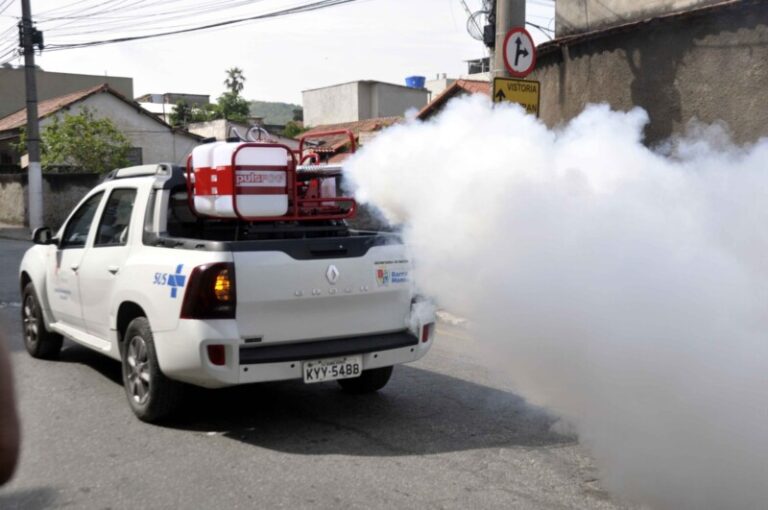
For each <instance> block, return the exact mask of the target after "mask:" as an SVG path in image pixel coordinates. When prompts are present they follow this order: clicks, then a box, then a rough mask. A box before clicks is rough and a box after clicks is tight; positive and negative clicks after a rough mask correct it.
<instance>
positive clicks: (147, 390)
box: [121, 317, 184, 423]
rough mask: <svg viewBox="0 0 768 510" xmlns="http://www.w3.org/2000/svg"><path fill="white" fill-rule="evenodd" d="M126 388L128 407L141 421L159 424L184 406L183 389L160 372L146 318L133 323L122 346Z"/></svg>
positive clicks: (126, 332) (134, 320)
mask: <svg viewBox="0 0 768 510" xmlns="http://www.w3.org/2000/svg"><path fill="white" fill-rule="evenodd" d="M121 353H122V361H123V386H124V387H125V394H126V396H127V397H128V405H130V406H131V410H132V411H133V413H134V414H135V415H136V416H137V417H138V418H139V419H140V420H141V421H145V422H148V423H156V422H159V421H161V420H163V419H164V418H168V417H169V416H171V415H172V414H173V413H174V412H175V411H176V410H177V409H178V408H179V407H180V406H181V404H182V402H183V396H184V385H183V384H182V383H180V382H178V381H173V380H171V379H168V378H167V377H165V375H164V374H163V373H162V372H161V371H160V366H159V365H158V363H157V353H156V352H155V342H154V339H153V337H152V329H151V328H150V327H149V321H148V320H147V319H146V317H138V318H136V319H133V320H132V321H131V322H130V324H128V328H126V330H125V336H124V338H123V341H122V343H121Z"/></svg>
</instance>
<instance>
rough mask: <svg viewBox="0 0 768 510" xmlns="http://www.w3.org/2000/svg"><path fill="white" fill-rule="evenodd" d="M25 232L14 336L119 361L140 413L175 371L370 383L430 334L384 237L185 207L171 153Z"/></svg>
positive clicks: (170, 403)
mask: <svg viewBox="0 0 768 510" xmlns="http://www.w3.org/2000/svg"><path fill="white" fill-rule="evenodd" d="M33 241H34V242H35V246H33V247H31V248H30V249H29V250H28V251H27V252H26V254H25V255H24V258H23V260H22V262H21V268H20V273H19V277H20V284H21V292H22V320H23V333H24V341H25V345H26V348H27V350H28V351H29V353H30V354H31V355H32V356H34V357H38V358H54V357H56V356H57V355H58V353H59V351H60V350H61V347H62V338H63V337H66V338H69V339H71V340H73V341H75V342H77V343H79V344H82V345H84V346H86V347H89V348H91V349H93V350H96V351H98V352H101V353H103V354H105V355H107V356H109V357H111V358H114V359H116V360H119V361H121V363H122V373H123V382H124V386H125V390H126V393H127V396H128V402H129V403H130V406H131V408H132V410H133V411H134V413H135V414H136V415H137V416H138V417H139V418H140V419H142V420H145V421H157V420H160V419H162V418H164V417H166V416H168V415H169V414H170V413H172V412H173V411H174V409H175V408H176V407H177V406H178V404H179V402H180V401H181V396H182V392H183V389H184V387H185V384H194V385H199V386H204V387H208V388H216V387H223V386H229V385H236V384H247V383H255V382H261V381H277V380H286V379H303V380H304V382H306V383H313V382H321V381H329V380H337V381H338V382H339V384H340V385H341V387H342V388H343V389H344V390H346V391H349V392H355V393H365V392H371V391H376V390H378V389H380V388H382V387H383V386H384V385H385V384H386V383H387V381H388V380H389V378H390V375H391V373H392V367H393V365H397V364H400V363H407V362H410V361H415V360H417V359H419V358H421V357H422V356H424V354H426V352H427V350H428V349H429V348H430V345H431V343H432V337H433V335H434V331H433V330H434V327H433V324H434V309H433V307H432V306H431V304H429V303H428V302H426V301H421V300H419V299H418V298H416V296H415V295H414V291H413V287H412V283H411V279H410V275H409V273H410V271H411V267H410V263H409V261H408V260H407V257H406V252H405V249H404V247H403V245H402V244H401V243H400V241H399V239H398V238H397V236H395V235H392V234H385V233H378V232H368V231H355V230H352V229H350V228H349V227H348V226H347V225H346V223H345V222H344V221H325V222H313V223H311V224H310V223H302V222H279V221H273V222H264V223H253V222H246V221H242V220H238V219H209V218H207V219H203V218H199V217H197V216H195V215H194V214H193V213H192V210H191V209H190V205H189V200H188V195H187V186H186V176H185V172H184V169H183V168H182V167H179V166H173V165H169V164H160V165H144V166H138V167H131V168H125V169H121V170H117V171H114V172H112V173H111V174H110V175H109V176H108V177H107V178H106V179H105V180H104V182H102V183H101V184H100V185H98V186H96V187H95V188H94V189H93V190H91V191H90V192H89V193H88V194H87V195H86V196H85V198H83V200H82V201H81V202H80V203H79V204H78V206H77V207H76V208H75V209H74V211H73V212H72V213H71V214H70V215H69V217H68V219H67V220H66V221H65V222H64V224H63V225H62V227H61V228H60V230H59V231H58V233H56V234H55V235H53V233H52V232H51V230H50V229H48V228H42V229H37V230H36V231H35V232H34V234H33Z"/></svg>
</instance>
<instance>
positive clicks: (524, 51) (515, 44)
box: [492, 27, 541, 117]
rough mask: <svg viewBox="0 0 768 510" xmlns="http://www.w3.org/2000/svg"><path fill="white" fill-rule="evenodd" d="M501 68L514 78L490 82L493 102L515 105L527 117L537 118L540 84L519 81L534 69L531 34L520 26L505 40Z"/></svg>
mask: <svg viewBox="0 0 768 510" xmlns="http://www.w3.org/2000/svg"><path fill="white" fill-rule="evenodd" d="M504 66H505V67H506V68H507V71H508V72H509V74H510V75H512V76H514V77H515V78H518V79H515V78H499V77H496V78H494V79H493V96H492V98H493V102H494V103H501V102H503V101H508V102H510V103H517V104H519V105H521V106H522V107H523V108H525V111H526V112H527V113H530V114H534V115H536V116H537V117H538V116H539V99H540V98H541V83H539V82H538V81H535V80H521V79H519V78H525V77H526V76H528V75H529V74H531V72H532V71H533V68H534V67H536V45H535V44H534V43H533V38H532V37H531V34H529V33H528V31H527V30H526V29H525V28H523V27H516V28H513V29H511V30H510V31H509V32H507V35H506V37H505V38H504Z"/></svg>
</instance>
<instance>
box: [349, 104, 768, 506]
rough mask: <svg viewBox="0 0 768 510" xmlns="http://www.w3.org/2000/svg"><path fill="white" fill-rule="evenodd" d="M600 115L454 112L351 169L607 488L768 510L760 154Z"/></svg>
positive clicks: (507, 371)
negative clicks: (650, 141)
mask: <svg viewBox="0 0 768 510" xmlns="http://www.w3.org/2000/svg"><path fill="white" fill-rule="evenodd" d="M647 121H648V118H647V115H646V113H645V112H644V111H643V110H641V109H635V110H632V111H630V112H626V113H621V112H615V111H611V110H610V109H609V108H608V107H607V106H590V107H588V108H587V109H586V110H585V111H584V112H583V113H582V114H581V115H579V116H578V117H577V118H575V119H573V120H572V121H571V122H569V123H568V124H567V125H565V126H562V127H561V128H559V129H556V130H550V129H547V128H546V126H544V125H543V124H542V123H541V122H539V121H538V120H537V119H535V118H533V117H531V116H527V115H524V113H523V111H522V109H520V108H518V107H517V106H513V105H500V106H497V107H495V108H492V106H491V104H490V102H489V101H488V100H487V99H485V98H480V97H477V96H475V97H470V98H464V99H460V100H456V101H454V102H452V103H450V104H449V105H448V107H447V108H446V110H445V111H444V112H443V113H442V114H440V116H439V117H437V118H436V119H435V120H433V121H430V122H426V123H421V122H416V121H409V122H407V123H405V124H403V125H399V126H396V127H393V128H390V129H389V130H388V131H387V132H386V133H383V134H382V135H380V136H378V137H377V138H375V139H374V140H373V141H372V142H370V143H369V144H368V145H367V146H366V147H365V148H364V149H363V150H362V151H361V152H359V153H358V154H357V155H356V156H355V157H354V158H353V159H351V160H350V161H349V163H348V164H347V168H346V171H347V175H348V176H349V177H350V179H351V181H352V182H353V186H354V187H355V189H356V195H357V197H358V198H359V199H360V200H361V201H362V202H368V203H370V204H373V205H375V206H376V207H377V208H378V209H379V210H380V211H381V213H382V214H383V215H384V217H385V218H386V219H387V220H388V221H389V222H390V223H392V224H398V225H401V226H402V230H403V235H404V238H405V240H406V242H407V243H408V244H409V246H410V249H411V252H412V256H413V260H414V262H415V264H416V269H415V272H414V276H415V280H416V283H417V285H418V286H419V288H420V291H422V292H424V293H426V294H429V295H431V296H433V297H434V298H435V299H436V301H437V303H438V304H439V305H440V306H441V307H443V308H445V309H447V310H449V311H451V312H452V313H455V314H458V315H462V316H465V317H468V318H470V320H471V325H470V326H469V327H470V328H471V331H472V334H473V336H474V337H475V338H476V339H477V340H478V343H479V344H481V345H482V348H483V349H484V351H486V354H487V356H486V358H487V360H488V363H489V366H493V367H495V368H496V369H497V372H498V373H499V374H500V375H501V376H503V377H505V378H506V379H508V380H511V381H512V383H513V384H514V387H515V389H516V391H519V392H520V393H521V394H522V395H524V396H525V397H526V398H528V399H529V400H530V401H532V402H533V403H535V404H539V405H544V406H546V407H548V408H550V409H552V410H554V411H555V412H557V413H558V414H560V415H561V416H563V417H564V418H565V419H566V420H567V421H568V422H570V423H571V424H572V425H573V426H574V427H575V428H576V430H577V431H578V434H579V437H580V440H581V441H582V442H583V443H584V444H586V445H587V446H588V447H589V448H590V449H591V451H592V452H593V454H594V456H595V458H596V460H597V462H598V464H599V466H600V468H601V472H602V479H603V483H604V484H605V485H606V486H607V487H608V488H609V489H611V490H613V491H615V492H616V493H617V494H618V495H619V496H620V497H622V498H624V499H626V500H628V501H633V502H637V503H641V504H647V505H650V506H652V507H654V508H660V509H683V508H691V509H701V508H712V509H720V508H765V507H766V504H768V503H767V502H768V140H761V141H760V142H758V143H757V144H754V145H752V146H748V147H738V146H735V145H734V144H732V143H731V142H730V141H729V139H728V136H727V134H726V132H725V130H724V129H723V128H721V127H719V126H717V125H714V126H693V127H692V130H691V134H690V136H688V137H685V138H682V139H678V140H673V141H670V142H669V143H668V144H667V145H666V146H665V147H663V148H662V149H661V150H657V151H652V150H650V149H648V148H646V147H645V146H643V145H642V143H641V141H642V132H643V127H644V126H645V124H646V123H647Z"/></svg>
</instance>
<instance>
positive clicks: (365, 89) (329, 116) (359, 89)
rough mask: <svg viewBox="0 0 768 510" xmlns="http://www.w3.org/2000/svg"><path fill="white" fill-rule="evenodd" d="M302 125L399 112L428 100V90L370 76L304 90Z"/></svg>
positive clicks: (385, 115)
mask: <svg viewBox="0 0 768 510" xmlns="http://www.w3.org/2000/svg"><path fill="white" fill-rule="evenodd" d="M302 98H303V103H304V125H306V126H322V125H328V124H340V123H348V122H358V121H363V120H368V119H377V118H383V117H395V116H402V115H404V114H405V112H407V111H408V110H418V109H419V108H421V107H423V106H424V105H425V104H427V101H428V98H429V91H428V90H427V89H425V88H413V87H407V86H405V85H397V84H394V83H385V82H380V81H373V80H363V81H353V82H349V83H341V84H338V85H331V86H329V87H322V88H318V89H311V90H305V91H303V92H302Z"/></svg>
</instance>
